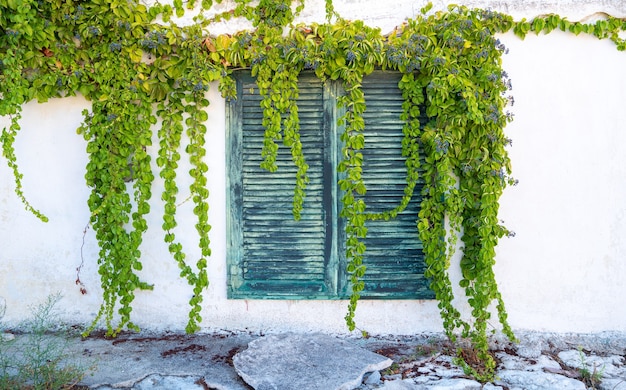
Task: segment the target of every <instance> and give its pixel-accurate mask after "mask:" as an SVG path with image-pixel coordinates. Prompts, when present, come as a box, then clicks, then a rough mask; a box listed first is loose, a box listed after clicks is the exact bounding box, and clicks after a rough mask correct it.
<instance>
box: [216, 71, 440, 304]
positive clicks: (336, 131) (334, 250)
mask: <svg viewBox="0 0 626 390" xmlns="http://www.w3.org/2000/svg"><path fill="white" fill-rule="evenodd" d="M387 73H389V72H382V71H380V72H378V71H377V72H376V74H375V75H373V76H371V77H380V78H382V79H384V78H385V77H387V76H386V74H387ZM394 73H396V72H394ZM397 75H398V74H397V73H396V74H395V75H394V77H397ZM234 77H235V80H236V88H237V95H236V96H237V99H233V100H231V101H229V102H227V109H226V141H227V153H226V167H227V175H226V190H227V196H226V207H227V213H226V215H227V221H226V226H227V254H226V255H227V259H226V262H227V296H228V298H229V299H347V298H349V296H350V294H351V288H350V285H349V283H348V280H349V275H348V273H347V271H346V265H347V261H346V256H345V221H344V219H343V218H340V217H339V215H340V212H341V201H340V200H341V192H340V189H339V186H338V184H337V183H338V179H340V177H341V174H339V173H338V172H337V166H338V163H339V161H340V159H341V147H342V144H341V141H340V134H341V133H340V132H341V131H342V127H340V126H338V124H337V119H338V118H340V117H341V116H342V114H343V112H342V110H341V109H339V108H338V107H337V100H336V98H337V96H339V94H340V93H341V92H342V88H341V85H340V82H339V81H325V82H323V83H322V82H321V81H319V79H317V78H316V77H315V75H314V74H311V75H307V74H304V75H301V78H300V79H303V78H304V79H305V80H307V77H310V78H316V79H317V81H318V82H320V83H322V96H323V101H322V106H323V114H322V118H323V119H322V134H323V141H322V144H323V147H324V150H323V152H322V155H323V156H324V158H323V171H322V175H323V193H324V205H325V207H324V209H323V210H322V212H323V214H324V219H325V221H324V223H325V229H324V233H325V234H326V235H327V237H326V240H330V241H331V242H330V247H329V248H328V252H327V253H325V255H326V256H325V258H324V283H325V287H324V288H322V289H320V290H319V291H317V292H312V291H310V290H306V289H303V290H299V288H298V286H299V285H297V283H296V284H293V283H291V284H290V283H285V284H284V286H279V285H280V282H277V281H274V282H268V285H274V286H275V287H280V288H277V289H276V290H274V291H272V292H270V291H265V290H263V289H260V290H255V286H252V285H251V284H250V283H251V282H249V281H247V280H246V279H245V277H244V276H243V272H244V271H243V268H244V264H245V261H246V260H245V259H244V254H243V249H242V248H243V240H244V238H243V228H242V224H243V222H242V212H241V207H242V205H241V202H242V199H243V194H242V191H243V179H242V166H243V161H242V160H243V152H242V150H243V142H244V141H243V140H242V138H243V133H244V129H243V100H244V99H243V92H244V85H246V84H248V85H251V83H255V81H254V78H253V77H252V76H251V75H250V72H249V71H237V72H236V73H235V75H234ZM299 82H300V81H299ZM246 88H249V87H246ZM255 91H257V92H258V89H255ZM279 142H280V141H279ZM281 147H282V148H285V147H284V146H283V145H281ZM259 155H260V146H259ZM270 174H271V173H270ZM294 182H295V179H294ZM307 197H308V193H307ZM304 207H307V204H306V198H305V206H304ZM329 211H330V212H329ZM416 218H417V216H416ZM415 234H416V236H415V239H416V240H418V237H417V230H416V231H415ZM422 262H423V253H422ZM424 267H425V266H424ZM422 276H423V274H422ZM424 283H425V284H426V286H425V288H424V286H423V284H424ZM257 287H258V286H257ZM417 287H419V289H418V288H417ZM362 296H363V299H433V298H434V293H432V290H430V287H429V282H428V281H422V283H421V284H419V285H416V292H415V293H414V294H408V293H399V294H394V293H393V292H383V293H376V292H372V291H370V292H369V293H368V292H365V293H363V294H362Z"/></svg>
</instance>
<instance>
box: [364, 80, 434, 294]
mask: <svg viewBox="0 0 626 390" xmlns="http://www.w3.org/2000/svg"><path fill="white" fill-rule="evenodd" d="M400 78H401V75H400V74H398V73H388V72H387V73H385V72H375V73H374V74H372V75H370V76H368V77H366V78H365V80H364V81H363V92H364V94H365V101H366V104H367V109H366V112H365V113H364V119H365V140H366V141H365V148H364V150H363V165H364V166H363V178H364V180H365V184H366V186H367V194H366V195H365V196H364V197H363V199H364V200H365V202H366V205H367V210H368V212H383V211H386V210H390V209H393V208H394V207H396V206H397V205H398V204H399V203H400V201H401V199H402V196H403V195H404V188H405V186H406V167H405V158H404V157H403V156H402V146H401V145H402V138H403V133H402V127H403V125H404V122H403V121H401V119H400V115H401V114H402V103H403V98H402V92H401V91H400V89H399V88H398V82H399V81H400ZM421 188H422V184H418V186H417V187H416V189H415V191H414V195H413V199H412V201H411V202H410V204H409V206H408V207H407V209H406V210H405V211H404V212H402V213H401V214H399V215H398V216H397V218H396V219H393V220H388V221H384V220H383V221H368V222H367V223H366V226H367V228H368V233H367V238H366V240H365V244H366V246H367V250H366V253H365V258H364V264H365V265H366V267H367V271H366V274H365V277H364V280H365V291H364V292H363V294H362V296H363V297H369V298H375V297H384V298H432V297H433V293H432V291H431V290H430V289H429V287H428V286H429V281H428V280H427V279H426V278H424V269H425V264H424V255H423V252H422V244H421V241H420V240H419V237H418V232H417V222H416V221H417V215H418V212H419V206H420V203H421V196H420V194H421Z"/></svg>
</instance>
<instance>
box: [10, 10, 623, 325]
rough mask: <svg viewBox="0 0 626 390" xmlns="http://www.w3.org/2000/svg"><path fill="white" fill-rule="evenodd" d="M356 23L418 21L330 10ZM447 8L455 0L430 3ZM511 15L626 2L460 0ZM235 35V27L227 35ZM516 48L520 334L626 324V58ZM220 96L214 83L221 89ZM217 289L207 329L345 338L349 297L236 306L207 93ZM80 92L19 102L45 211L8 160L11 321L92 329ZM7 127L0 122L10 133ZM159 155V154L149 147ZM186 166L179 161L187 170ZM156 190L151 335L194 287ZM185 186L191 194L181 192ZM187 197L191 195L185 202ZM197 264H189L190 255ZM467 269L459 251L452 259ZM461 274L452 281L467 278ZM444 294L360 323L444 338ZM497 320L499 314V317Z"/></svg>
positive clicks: (511, 58)
mask: <svg viewBox="0 0 626 390" xmlns="http://www.w3.org/2000/svg"><path fill="white" fill-rule="evenodd" d="M316 1H317V2H318V8H315V7H312V6H307V9H306V10H305V12H304V14H303V18H304V19H305V20H308V21H310V20H318V21H322V20H323V17H324V15H323V1H321V0H319V1H318V0H316ZM335 3H336V4H335V7H336V9H337V10H338V11H339V12H340V13H342V14H343V15H344V16H346V17H351V18H362V19H364V20H365V21H366V22H367V23H368V24H370V25H377V26H380V27H381V28H382V29H383V31H386V30H390V29H391V28H393V26H395V25H397V24H399V23H401V22H402V20H404V19H405V18H406V17H411V16H413V15H414V14H415V13H417V12H419V11H418V10H419V8H421V4H418V5H416V4H417V3H419V2H415V1H405V0H400V1H397V2H394V6H393V7H389V6H388V4H387V3H386V2H380V1H378V0H353V1H339V0H336V1H335ZM434 3H435V6H436V7H438V8H442V7H443V4H444V3H445V4H447V2H443V1H438V2H434ZM458 3H465V4H468V5H476V6H481V7H488V6H491V8H492V9H496V10H502V11H507V12H509V13H511V14H512V15H513V16H515V17H516V18H521V17H526V18H532V17H533V16H534V15H538V14H542V13H548V12H558V13H560V14H561V15H564V16H569V17H570V20H577V19H580V18H584V17H586V16H589V15H592V14H594V13H596V12H598V11H606V12H608V13H611V14H613V15H616V16H624V15H626V2H623V1H610V2H609V1H559V2H557V1H552V2H538V1H531V2H519V1H514V0H511V1H493V2H489V1H486V0H485V1H466V2H462V1H459V2H458ZM231 28H232V26H231ZM501 39H502V41H503V42H504V43H505V44H506V45H507V46H508V47H509V48H510V54H508V55H506V56H505V57H504V68H505V69H506V70H507V72H508V73H509V75H510V76H511V78H512V81H513V87H514V89H513V94H514V96H515V102H516V104H515V106H514V107H512V108H511V111H513V112H514V113H515V121H514V122H513V123H511V124H510V125H509V126H508V127H507V129H506V132H507V133H508V135H509V136H510V138H512V139H513V147H512V148H510V154H511V159H512V162H513V169H514V175H515V176H516V178H518V179H519V180H520V184H519V185H518V186H516V187H512V188H509V189H508V190H507V191H506V192H505V194H504V196H503V197H502V207H501V218H502V219H503V220H505V221H506V223H507V226H508V227H510V228H511V229H512V230H514V231H515V232H516V233H517V235H516V237H515V238H511V239H503V240H502V241H501V243H500V245H499V246H498V255H497V265H496V272H497V278H498V281H499V283H500V288H501V291H502V294H503V296H504V299H505V302H506V303H507V305H508V312H509V319H510V322H511V324H512V326H513V327H514V328H516V329H532V330H546V331H560V332H570V331H571V332H591V331H602V330H621V331H626V288H625V287H624V284H623V282H622V281H624V280H626V220H625V219H624V217H625V216H626V202H625V201H624V200H626V132H625V131H624V123H626V111H625V110H624V109H623V102H624V101H626V74H625V73H624V72H623V69H626V53H623V52H618V51H617V50H616V49H615V47H614V45H613V44H612V43H611V42H609V41H598V40H597V39H595V38H590V37H583V36H579V37H574V36H571V35H568V34H564V33H560V32H554V33H552V34H550V35H549V36H543V35H542V36H539V37H537V36H534V35H530V36H528V37H527V38H526V40H524V41H521V40H519V39H518V38H516V37H514V36H513V34H506V35H504V36H502V37H501ZM213 87H215V86H213ZM208 96H209V98H210V100H211V106H210V107H209V121H208V126H209V129H210V130H209V137H210V138H209V139H208V140H207V146H208V148H209V150H208V153H207V159H208V161H207V163H208V165H209V167H210V169H209V173H208V177H209V187H210V191H211V194H210V205H211V208H210V211H209V218H210V223H211V225H212V226H213V228H212V230H211V235H210V237H211V243H212V251H213V254H212V257H211V260H210V265H209V275H210V280H211V285H210V287H209V289H208V291H207V292H206V299H205V302H204V304H203V308H204V309H203V312H202V316H203V318H204V321H203V323H202V326H203V327H204V328H205V329H207V330H208V329H235V330H241V329H249V330H253V331H285V330H320V331H328V332H338V333H341V332H346V328H345V325H344V320H343V317H344V315H345V311H346V304H347V303H346V302H344V301H274V300H272V301H257V300H248V301H245V300H227V299H226V258H225V257H226V256H225V246H226V234H225V188H224V182H225V166H224V160H225V156H224V153H225V137H224V131H225V124H224V122H225V115H224V112H225V106H224V100H223V99H222V98H221V97H220V96H219V94H218V92H217V88H212V90H211V91H210V92H209V94H208ZM85 108H89V103H88V102H86V101H85V100H84V99H82V98H80V97H72V98H65V99H57V100H53V101H50V102H48V103H45V104H37V103H29V104H27V105H26V106H25V107H24V112H23V119H22V121H21V124H22V132H21V133H20V134H19V136H18V139H17V143H16V151H17V157H18V163H19V164H20V169H21V171H22V172H23V173H24V179H23V180H24V183H23V184H24V192H25V193H26V196H27V197H28V199H29V200H30V201H31V202H32V204H33V205H34V206H35V207H37V208H39V209H40V210H41V211H42V212H43V213H44V214H46V215H47V216H48V217H49V218H50V222H48V223H47V224H44V223H41V222H39V221H38V220H37V219H36V218H35V217H33V216H32V215H30V214H29V213H28V212H26V211H25V210H24V208H23V206H22V205H21V203H20V202H19V200H18V199H17V197H16V196H15V194H14V192H13V188H14V184H13V179H12V175H11V172H10V171H9V169H8V168H7V167H6V164H4V160H2V164H0V297H4V299H5V300H6V303H7V312H6V315H5V318H4V322H5V323H9V324H15V323H17V322H18V321H19V320H21V319H24V318H25V317H26V316H27V313H28V306H29V305H34V304H37V303H40V302H42V301H43V300H45V298H46V297H47V296H48V295H50V294H53V293H55V292H61V293H62V294H63V296H64V298H63V299H62V300H61V302H60V303H59V306H58V307H59V309H60V311H61V313H62V319H63V320H65V321H67V322H70V323H87V322H89V321H90V320H92V319H93V318H94V316H95V314H96V313H97V311H98V308H99V305H100V302H101V290H100V287H99V276H98V274H97V264H96V259H97V252H98V248H97V245H96V240H95V237H94V234H93V231H91V230H88V231H87V234H86V235H85V241H84V247H83V249H82V255H83V258H84V266H83V268H82V270H81V273H80V278H81V280H82V282H83V283H84V284H85V285H86V288H87V290H88V294H86V295H82V294H81V293H80V291H79V288H78V286H76V285H75V280H76V268H77V267H78V266H79V265H80V264H81V246H82V245H83V230H84V229H85V226H86V225H87V223H88V221H89V211H88V208H87V204H86V203H87V197H88V194H89V190H88V189H87V188H86V186H85V184H84V178H83V175H84V167H85V165H86V162H87V155H86V153H85V142H84V141H83V139H82V137H81V136H79V135H76V132H75V130H76V128H77V127H78V125H79V124H80V121H81V115H80V112H81V110H83V109H85ZM6 123H7V120H6V118H0V125H1V126H4V124H6ZM154 150H155V147H153V148H152V151H154ZM181 168H182V171H183V172H184V171H186V169H185V167H181ZM159 185H160V183H159V182H158V180H157V182H156V188H155V190H154V192H153V194H154V195H153V198H154V201H153V209H152V213H151V215H150V217H149V225H150V226H151V228H150V230H149V231H148V232H147V234H146V237H145V239H144V245H143V247H142V251H143V258H142V261H143V264H144V271H143V272H142V275H143V277H144V280H145V281H147V282H149V283H154V291H148V292H138V293H137V298H136V300H135V303H134V306H133V307H134V311H133V319H134V320H135V322H136V323H137V324H138V325H140V326H141V327H144V328H148V329H154V330H164V329H172V330H181V329H183V328H184V325H185V324H186V320H187V311H188V306H187V301H188V299H189V297H190V295H191V290H190V288H189V287H188V286H187V285H186V283H185V282H184V281H183V280H181V279H179V278H178V270H177V266H176V264H175V263H174V261H173V260H172V259H171V257H170V255H169V253H168V251H167V248H166V246H165V244H163V242H162V232H161V230H160V226H161V221H160V212H161V207H162V206H161V205H160V201H159V199H160V196H159V193H160V189H159ZM181 188H182V186H181ZM184 198H186V196H185V193H184V192H183V193H181V194H180V199H184ZM185 213H187V215H189V216H191V205H190V204H188V203H187V204H185V205H184V206H183V207H181V209H180V211H179V216H180V217H181V227H180V231H179V237H181V238H184V239H185V240H187V242H185V244H186V247H187V249H188V250H191V251H193V248H195V246H196V243H195V231H194V227H193V220H192V219H187V221H188V223H184V222H183V221H185V219H184V215H185ZM190 258H193V256H190ZM457 261H458V258H457ZM454 269H455V268H454V265H453V271H452V273H453V276H454V277H455V278H457V279H458V272H455V271H454ZM440 322H441V321H440V319H439V315H438V310H437V305H436V302H435V301H395V300H394V301H361V302H360V303H359V309H358V315H357V324H358V325H359V326H360V327H361V328H363V329H366V330H368V331H370V332H372V333H415V332H419V331H437V330H440V329H441V324H440ZM493 322H494V324H495V323H496V322H497V320H495V319H494V321H493Z"/></svg>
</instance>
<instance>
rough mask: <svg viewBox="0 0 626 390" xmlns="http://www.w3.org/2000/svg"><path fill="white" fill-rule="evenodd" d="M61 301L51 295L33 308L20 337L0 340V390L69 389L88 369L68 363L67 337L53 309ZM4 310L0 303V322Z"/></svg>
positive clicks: (59, 296)
mask: <svg viewBox="0 0 626 390" xmlns="http://www.w3.org/2000/svg"><path fill="white" fill-rule="evenodd" d="M60 299H61V295H60V294H55V295H51V296H49V297H48V299H47V300H46V301H45V302H44V303H42V304H40V305H38V306H35V307H32V308H31V316H30V318H29V319H28V320H26V321H25V322H23V323H22V324H21V325H20V326H19V329H20V333H22V332H23V334H21V335H20V336H19V337H17V338H15V339H12V340H10V339H8V338H4V339H2V340H0V390H16V389H24V390H44V389H45V390H48V389H71V388H74V387H75V386H76V384H77V383H78V382H79V381H81V380H82V378H83V377H84V376H85V373H86V372H87V371H88V370H89V368H87V367H82V366H78V365H75V364H69V363H67V359H68V357H69V353H68V351H67V344H68V337H69V336H70V335H69V333H68V331H67V329H66V328H65V327H63V326H62V325H60V322H59V321H57V319H58V318H57V313H56V310H55V305H56V304H57V303H58V302H59V300H60ZM5 309H6V307H5V305H4V304H3V302H0V319H2V316H3V314H4V311H5ZM1 331H2V326H1V325H0V333H2V332H1Z"/></svg>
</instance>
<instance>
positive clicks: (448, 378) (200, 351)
mask: <svg viewBox="0 0 626 390" xmlns="http://www.w3.org/2000/svg"><path fill="white" fill-rule="evenodd" d="M517 336H518V337H519V339H520V343H519V344H516V345H513V344H511V343H509V342H507V341H506V340H504V339H503V338H499V337H498V336H495V337H494V338H493V339H492V349H493V350H494V351H495V355H496V357H497V358H498V360H499V367H498V375H500V376H501V378H508V377H510V378H509V379H510V380H509V381H500V382H498V381H496V382H494V383H493V384H488V385H486V386H483V385H481V384H479V383H477V382H475V381H472V380H471V378H468V377H467V376H465V375H464V374H463V372H462V371H461V370H460V369H459V368H458V367H455V366H454V365H453V364H451V362H452V360H451V357H450V356H451V355H452V354H453V351H454V349H453V348H451V346H450V345H449V344H448V343H447V341H446V340H445V338H444V337H443V335H441V334H437V333H434V334H417V335H412V336H379V337H371V338H368V339H363V338H357V337H347V336H339V337H338V338H340V339H342V340H346V341H348V342H349V343H350V344H353V345H354V346H356V347H361V348H364V349H366V350H369V351H371V352H375V353H377V354H380V355H382V356H385V357H387V358H390V359H392V360H393V362H394V364H393V365H392V366H391V367H389V368H387V369H385V370H382V371H381V373H380V375H379V373H378V372H376V373H373V374H376V375H366V376H365V380H364V383H363V384H362V385H361V386H360V387H359V389H361V390H372V389H387V390H393V389H420V390H421V389H444V388H445V389H452V388H454V389H466V390H467V389H474V388H476V389H481V388H482V389H494V390H496V389H501V390H504V389H511V390H513V389H515V390H519V389H523V390H527V388H530V387H525V386H526V384H528V383H532V386H533V387H532V388H536V389H541V390H552V389H551V388H550V387H549V385H545V387H541V386H543V385H541V384H536V383H542V382H537V381H538V380H547V382H545V383H551V382H550V381H554V379H555V378H556V379H559V380H560V381H561V382H559V383H568V386H569V384H571V387H567V388H568V389H569V388H571V389H578V388H581V389H584V388H585V386H584V384H583V383H582V378H581V377H580V376H579V374H580V372H581V371H580V367H578V368H577V367H574V366H576V365H577V364H579V363H581V362H586V363H585V364H587V365H588V366H589V367H591V365H592V364H595V365H598V364H604V365H606V367H605V368H604V372H603V373H604V374H605V381H604V384H603V385H600V386H598V387H597V388H600V389H611V390H624V389H626V334H625V333H616V332H605V333H599V334H591V335H578V334H569V335H563V334H546V333H533V332H525V333H524V332H518V334H517ZM24 337H26V335H20V334H17V339H16V342H18V343H19V341H20V338H24ZM46 337H49V339H50V340H51V341H56V342H58V341H59V340H61V341H63V342H66V344H65V353H66V355H67V356H68V362H69V363H72V364H77V365H80V366H82V367H91V368H92V369H91V370H89V371H87V375H86V376H85V377H84V379H83V380H82V381H81V382H80V383H79V385H80V387H78V388H82V389H85V388H88V389H98V390H110V389H132V390H149V389H150V390H155V389H167V390H196V389H199V390H206V389H218V390H250V389H252V387H250V386H249V385H248V384H246V383H245V382H244V381H243V380H242V379H241V377H240V376H239V375H238V374H237V372H236V370H235V368H234V366H233V358H234V356H235V355H236V354H238V353H239V352H241V351H244V350H246V349H247V348H248V344H249V343H250V342H251V341H253V340H257V339H259V338H260V337H263V335H258V334H250V333H246V332H227V331H219V332H212V333H205V334H196V335H186V334H178V333H150V332H141V333H123V334H121V335H119V336H118V337H117V338H115V339H107V338H105V337H103V336H102V335H99V334H97V333H96V334H95V335H93V336H90V337H88V338H86V339H81V338H80V337H69V338H61V337H59V336H54V335H47V336H46ZM0 342H2V341H0ZM277 353H280V351H279V352H277ZM328 353H329V354H332V353H333V351H328ZM581 353H582V354H584V355H580V354H581ZM570 355H571V356H570ZM581 357H582V358H581ZM585 359H586V360H585ZM597 362H600V363H597ZM607 362H608V363H607ZM613 371H614V372H613ZM608 374H610V375H611V376H610V377H609V376H608ZM301 375H307V373H306V372H303V373H302V374H301ZM577 375H578V376H577ZM520 376H522V377H523V378H522V379H520V378H521V377H520ZM312 377H314V375H312ZM514 380H515V381H518V382H515V381H514ZM520 380H526V381H527V382H519V381H520ZM528 381H530V382H528ZM516 383H517V384H516ZM442 386H443V387H442ZM581 386H582V387H581ZM286 388H288V387H286ZM329 390H330V389H329Z"/></svg>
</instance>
